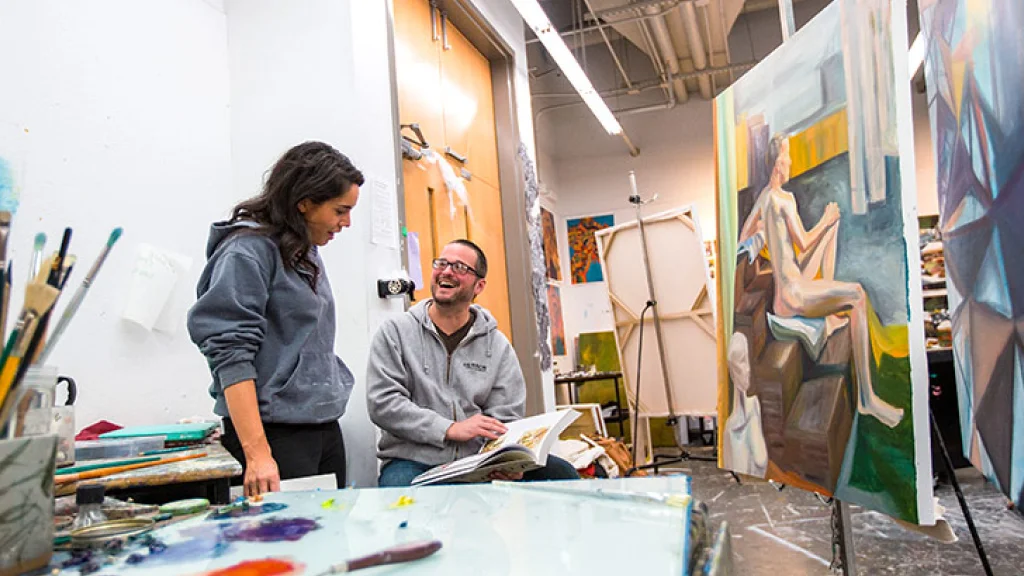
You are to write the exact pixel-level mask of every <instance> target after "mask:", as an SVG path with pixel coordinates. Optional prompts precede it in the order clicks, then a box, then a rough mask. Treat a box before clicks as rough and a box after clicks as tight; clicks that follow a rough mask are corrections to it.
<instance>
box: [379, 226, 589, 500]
mask: <svg viewBox="0 0 1024 576" xmlns="http://www.w3.org/2000/svg"><path fill="white" fill-rule="evenodd" d="M432 266H433V271H432V273H431V276H430V294H431V296H432V298H431V299H429V300H425V301H423V302H420V303H419V304H417V305H415V306H413V307H412V308H411V309H410V310H409V311H408V312H407V313H405V314H402V315H401V316H397V317H394V318H391V319H388V320H387V321H385V322H384V323H383V324H382V325H381V327H380V329H379V330H378V331H377V334H376V335H374V338H373V342H372V343H371V345H370V359H369V366H368V367H367V374H366V378H367V384H366V388H367V392H366V402H367V408H368V411H369V413H370V419H371V420H372V421H373V423H374V424H376V425H377V426H378V427H380V429H381V438H380V443H379V445H378V450H377V455H378V457H379V458H380V459H381V460H382V461H383V462H384V465H383V467H382V468H381V472H380V478H379V481H378V484H379V485H380V486H381V487H385V486H408V485H410V484H411V483H412V480H413V478H415V477H416V476H418V475H420V474H422V473H423V472H426V471H427V470H429V469H430V468H433V467H434V466H437V465H439V464H445V463H447V462H451V461H453V460H456V459H458V458H462V457H465V456H469V455H472V454H475V453H476V452H477V451H478V450H479V449H480V447H481V446H483V444H484V442H486V441H487V440H493V439H495V438H498V437H499V436H501V435H502V434H504V433H505V431H506V428H505V425H504V424H503V422H510V421H514V420H519V419H521V418H522V417H523V412H524V405H525V402H526V383H525V382H524V381H523V373H522V370H521V369H520V368H519V362H518V360H517V359H516V356H515V351H514V350H513V349H512V345H511V344H509V341H508V339H506V338H505V336H504V335H503V334H502V333H501V332H499V331H498V326H497V323H496V322H495V321H494V318H493V317H492V316H491V314H490V313H489V312H488V311H487V310H485V309H483V308H481V307H480V306H478V305H476V304H473V299H474V298H475V297H476V296H477V295H478V294H480V293H481V292H483V290H484V287H485V286H486V285H487V280H486V277H487V257H486V256H485V255H484V253H483V251H482V250H481V249H480V247H478V246H477V245H476V244H474V243H472V242H470V241H469V240H455V241H453V242H451V243H449V244H448V245H447V246H445V247H444V250H443V251H442V252H441V255H440V256H439V257H438V258H437V259H435V260H434V261H433V264H432ZM578 477H579V476H578V475H577V474H576V471H575V470H574V469H573V468H572V466H571V465H570V464H569V463H567V462H565V461H564V460H560V459H559V458H557V457H555V456H548V462H547V466H546V467H545V468H542V469H539V470H534V471H531V472H527V473H526V474H525V475H521V474H516V475H504V474H495V475H493V476H492V478H493V479H500V480H519V479H526V480H554V479H574V478H578Z"/></svg>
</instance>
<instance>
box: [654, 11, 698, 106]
mask: <svg viewBox="0 0 1024 576" xmlns="http://www.w3.org/2000/svg"><path fill="white" fill-rule="evenodd" d="M657 11H658V9H657V8H656V7H650V8H647V9H646V10H645V12H647V14H648V15H651V14H652V13H654V12H657ZM648 23H649V24H650V25H651V33H652V34H653V35H654V41H655V42H656V43H657V45H658V53H659V54H660V56H661V59H662V61H664V63H665V68H666V69H667V72H668V75H669V76H671V77H672V78H673V81H672V91H673V92H674V93H675V98H676V99H678V100H680V101H681V102H686V101H687V100H688V99H689V97H690V94H689V93H688V92H687V91H686V84H685V83H684V82H683V81H682V80H680V79H678V78H677V76H678V75H679V72H680V70H679V55H678V54H676V49H675V46H673V45H672V37H671V36H670V35H669V33H668V25H667V24H666V23H665V17H664V16H659V17H657V18H652V19H651V20H649V21H648Z"/></svg>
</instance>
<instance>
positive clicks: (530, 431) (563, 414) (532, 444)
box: [480, 410, 579, 463]
mask: <svg viewBox="0 0 1024 576" xmlns="http://www.w3.org/2000/svg"><path fill="white" fill-rule="evenodd" d="M576 418H579V413H578V412H576V411H574V410H561V411H558V412H548V413H547V414H538V415H537V416H531V417H529V418H523V419H522V420H516V421H515V422H508V423H506V424H505V426H507V427H508V431H507V432H505V433H504V434H502V435H501V436H500V437H499V438H498V439H496V440H491V441H490V442H488V443H486V444H484V445H483V447H482V448H480V454H486V453H488V452H493V451H495V450H500V449H501V448H505V447H507V446H517V445H518V446H522V447H524V448H526V449H527V450H529V451H530V453H531V454H533V457H534V459H535V460H537V461H538V462H541V463H543V462H544V461H546V459H547V449H548V448H549V447H550V444H551V443H550V442H545V440H546V439H547V438H548V437H549V436H551V437H553V438H557V437H558V435H559V434H560V433H561V431H562V430H564V429H565V427H566V426H568V425H569V424H570V423H571V422H572V421H573V420H575V419H576Z"/></svg>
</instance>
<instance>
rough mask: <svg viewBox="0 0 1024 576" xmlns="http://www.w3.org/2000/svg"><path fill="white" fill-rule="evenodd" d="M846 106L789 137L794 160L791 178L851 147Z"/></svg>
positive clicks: (790, 154)
mask: <svg viewBox="0 0 1024 576" xmlns="http://www.w3.org/2000/svg"><path fill="white" fill-rule="evenodd" d="M848 124H849V121H848V120H847V117H846V108H843V109H842V110H840V111H838V112H836V113H834V114H832V115H831V116H828V117H826V118H824V119H822V120H820V121H818V122H816V123H815V124H814V125H813V126H811V127H810V128H808V129H806V130H804V131H803V132H800V133H797V134H794V135H793V136H790V137H789V156H790V158H791V159H792V160H793V165H792V167H791V168H790V171H789V175H790V178H795V177H797V176H799V175H800V174H803V173H804V172H806V171H808V170H810V169H811V168H814V167H815V166H820V165H821V164H822V163H824V162H825V161H827V160H829V159H832V158H835V157H836V156H838V155H840V154H842V153H843V152H846V151H847V150H848V149H849V137H848V135H847V126H848Z"/></svg>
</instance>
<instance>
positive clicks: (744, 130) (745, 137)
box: [736, 114, 750, 190]
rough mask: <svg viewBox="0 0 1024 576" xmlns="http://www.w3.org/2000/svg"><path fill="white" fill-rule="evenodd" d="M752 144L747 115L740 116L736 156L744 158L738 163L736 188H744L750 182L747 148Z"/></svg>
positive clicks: (737, 126) (737, 128) (737, 124)
mask: <svg viewBox="0 0 1024 576" xmlns="http://www.w3.org/2000/svg"><path fill="white" fill-rule="evenodd" d="M749 145H750V127H749V125H748V124H747V115H746V114H743V115H741V116H740V120H739V122H737V123H736V158H742V161H741V162H737V163H736V189H737V190H743V189H744V188H746V187H747V186H748V185H749V184H748V182H750V174H749V169H748V166H747V150H748V147H749Z"/></svg>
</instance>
